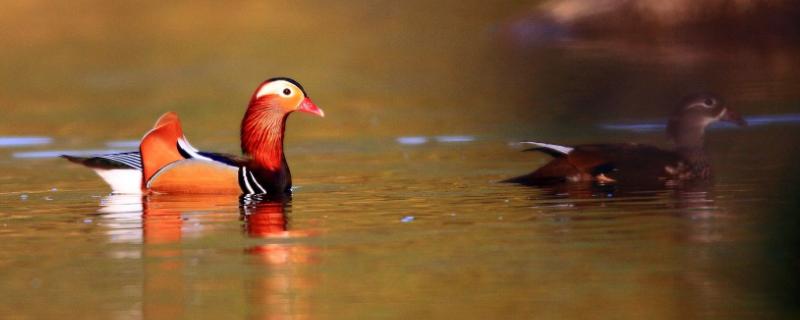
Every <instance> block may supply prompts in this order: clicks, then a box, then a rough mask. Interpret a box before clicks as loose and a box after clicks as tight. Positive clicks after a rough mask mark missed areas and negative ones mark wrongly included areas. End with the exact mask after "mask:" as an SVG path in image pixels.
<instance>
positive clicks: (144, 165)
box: [63, 78, 324, 195]
mask: <svg viewBox="0 0 800 320" xmlns="http://www.w3.org/2000/svg"><path fill="white" fill-rule="evenodd" d="M294 111H303V112H308V113H312V114H315V115H318V116H324V112H323V111H322V110H321V109H319V108H318V107H317V106H316V105H314V103H313V102H311V100H310V99H309V98H308V97H307V95H306V93H305V90H304V89H303V88H302V86H300V84H299V83H297V82H296V81H294V80H292V79H289V78H273V79H269V80H267V81H264V82H263V83H262V84H261V85H260V86H259V87H258V88H257V89H256V91H255V93H254V94H253V96H252V97H251V99H250V103H249V104H248V108H247V111H246V113H245V116H244V119H243V120H242V129H241V134H242V151H243V155H242V156H234V155H230V154H224V153H216V152H205V151H199V150H197V149H196V148H195V147H193V146H192V145H191V144H190V143H189V142H188V140H187V139H186V137H185V136H184V135H183V129H182V127H181V123H180V120H179V118H178V115H177V114H175V113H173V112H168V113H166V114H164V115H162V116H161V117H160V118H159V119H158V121H156V124H155V126H154V127H153V129H152V130H150V131H149V132H148V133H147V134H145V135H144V137H143V138H142V140H141V143H140V145H139V151H138V152H126V153H117V154H107V155H97V156H92V157H75V156H69V155H64V156H63V157H64V158H66V159H67V160H69V161H71V162H75V163H79V164H82V165H84V166H86V167H89V168H91V169H93V170H94V171H95V172H96V173H97V174H98V175H99V176H100V177H101V178H103V180H105V181H106V182H107V183H108V184H109V185H110V186H111V188H112V192H113V193H204V194H225V193H245V194H269V195H279V194H280V195H283V194H286V193H289V192H291V186H292V180H291V173H290V171H289V165H288V163H287V162H286V158H285V156H284V154H283V136H284V132H285V126H286V120H287V118H288V115H289V114H290V113H292V112H294Z"/></svg>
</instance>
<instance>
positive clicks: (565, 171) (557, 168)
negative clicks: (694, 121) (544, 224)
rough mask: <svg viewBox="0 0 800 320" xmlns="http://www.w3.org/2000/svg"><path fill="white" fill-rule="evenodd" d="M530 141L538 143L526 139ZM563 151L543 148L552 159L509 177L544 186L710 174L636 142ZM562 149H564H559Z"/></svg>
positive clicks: (672, 153)
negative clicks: (694, 169)
mask: <svg viewBox="0 0 800 320" xmlns="http://www.w3.org/2000/svg"><path fill="white" fill-rule="evenodd" d="M529 143H531V144H538V143H535V142H529ZM561 147H563V148H568V149H569V151H568V152H565V153H562V152H559V151H556V150H554V149H548V150H546V151H545V150H541V149H543V148H546V147H543V146H538V147H536V148H533V149H529V150H531V151H534V150H535V151H542V152H545V153H547V154H550V155H553V156H554V158H553V160H551V161H550V162H548V163H547V164H545V165H544V166H542V167H540V168H539V169H537V170H536V171H533V172H531V173H530V174H527V175H524V176H520V177H516V178H512V179H508V180H506V182H514V183H520V184H526V185H547V184H555V183H562V182H599V183H618V182H622V183H637V182H639V183H644V182H650V181H647V180H657V181H665V180H672V179H676V178H688V177H689V176H695V175H696V176H697V177H700V176H703V175H707V174H709V173H710V171H709V170H707V169H706V168H702V169H701V168H696V169H699V170H697V172H691V171H690V170H688V168H689V166H688V165H687V164H688V163H689V161H687V159H685V158H684V157H683V156H682V155H681V154H680V153H678V152H675V151H670V150H664V149H661V148H658V147H655V146H650V145H645V144H638V143H620V144H586V145H578V146H574V147H565V146H561ZM562 150H563V149H562Z"/></svg>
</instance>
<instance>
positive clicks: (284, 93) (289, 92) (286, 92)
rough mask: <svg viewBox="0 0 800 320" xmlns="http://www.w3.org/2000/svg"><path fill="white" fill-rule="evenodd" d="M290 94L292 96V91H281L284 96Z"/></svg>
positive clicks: (287, 89)
mask: <svg viewBox="0 0 800 320" xmlns="http://www.w3.org/2000/svg"><path fill="white" fill-rule="evenodd" d="M290 94H292V90H289V88H286V89H283V95H284V96H288V95H290Z"/></svg>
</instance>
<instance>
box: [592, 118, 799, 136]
mask: <svg viewBox="0 0 800 320" xmlns="http://www.w3.org/2000/svg"><path fill="white" fill-rule="evenodd" d="M745 120H747V124H748V125H749V126H751V127H754V126H765V125H772V124H789V123H800V113H787V114H772V115H760V116H749V117H745ZM666 122H667V120H666V119H663V120H658V121H655V120H653V121H644V122H640V123H606V124H600V128H602V129H606V130H625V131H633V132H654V131H664V130H665V129H666V128H667V125H666V124H665V123H666ZM736 127H737V126H736V125H734V124H732V123H728V122H716V123H713V124H711V126H709V128H710V129H721V128H725V129H729V128H736Z"/></svg>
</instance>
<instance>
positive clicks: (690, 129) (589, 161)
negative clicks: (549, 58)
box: [504, 94, 747, 185]
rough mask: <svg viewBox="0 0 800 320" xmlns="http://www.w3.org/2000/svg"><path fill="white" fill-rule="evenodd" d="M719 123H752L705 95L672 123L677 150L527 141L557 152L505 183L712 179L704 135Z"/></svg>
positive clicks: (684, 105) (687, 102)
mask: <svg viewBox="0 0 800 320" xmlns="http://www.w3.org/2000/svg"><path fill="white" fill-rule="evenodd" d="M716 121H728V122H733V123H735V124H738V125H740V126H745V125H746V124H747V123H746V122H745V121H744V119H743V118H742V117H741V116H739V114H738V113H736V112H735V111H733V110H731V109H730V108H727V107H725V106H723V105H722V102H720V101H719V99H718V98H716V97H714V96H712V95H709V94H699V95H694V96H690V97H687V98H686V99H684V100H683V101H682V102H681V104H680V105H679V107H678V108H677V109H676V111H675V112H674V113H673V115H672V116H671V118H670V120H669V122H668V125H667V135H668V137H669V138H670V140H672V141H673V142H674V143H675V145H676V148H675V149H674V150H665V149H661V148H658V147H655V146H650V145H645V144H638V143H618V144H584V145H578V146H561V145H555V144H548V143H541V142H523V143H524V144H530V145H533V146H534V147H533V148H530V149H527V150H526V151H540V152H543V153H546V154H548V155H551V156H553V160H551V161H550V162H548V163H547V164H545V165H544V166H542V167H540V168H539V169H537V170H535V171H533V172H531V173H529V174H527V175H523V176H519V177H515V178H511V179H508V180H505V181H504V182H511V183H520V184H525V185H550V184H557V183H563V182H593V183H599V184H639V185H645V184H651V183H653V182H657V183H663V182H667V183H676V182H680V181H687V180H700V179H709V178H711V176H712V168H711V165H710V162H709V161H708V159H707V157H706V152H705V145H704V134H705V127H706V126H707V125H709V124H710V123H713V122H716Z"/></svg>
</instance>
